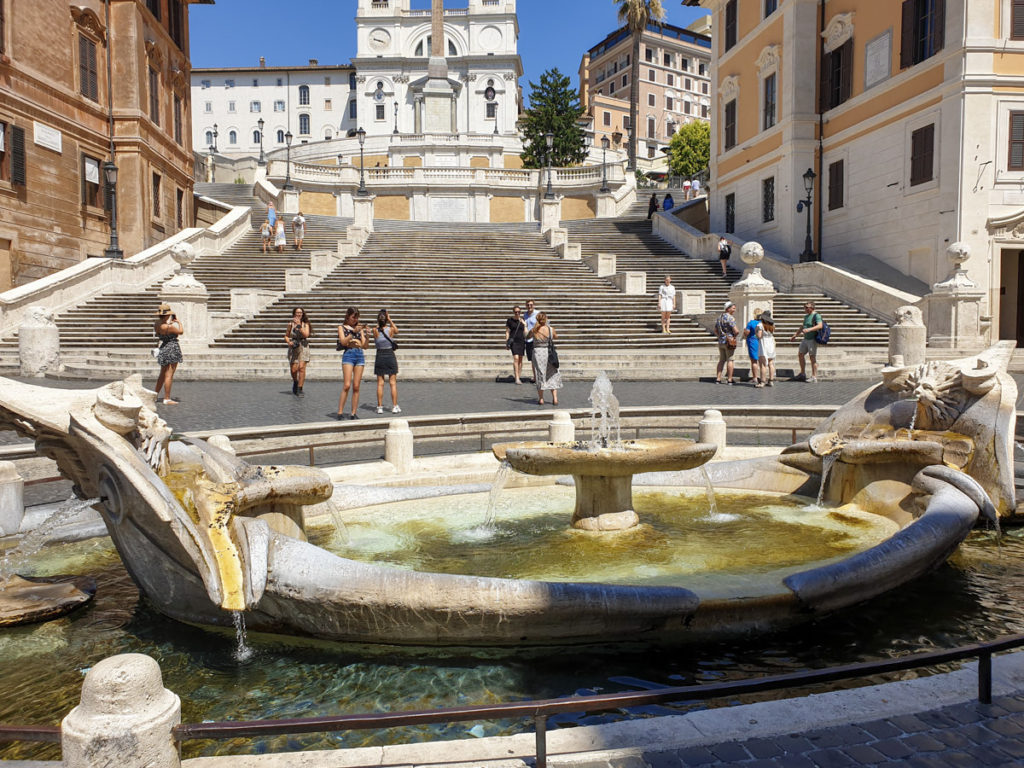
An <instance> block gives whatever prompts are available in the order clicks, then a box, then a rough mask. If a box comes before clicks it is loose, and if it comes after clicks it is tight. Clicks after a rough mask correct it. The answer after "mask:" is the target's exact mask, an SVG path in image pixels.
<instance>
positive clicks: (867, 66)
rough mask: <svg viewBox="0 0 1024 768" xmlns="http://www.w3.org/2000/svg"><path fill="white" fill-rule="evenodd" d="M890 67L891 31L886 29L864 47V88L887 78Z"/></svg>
mask: <svg viewBox="0 0 1024 768" xmlns="http://www.w3.org/2000/svg"><path fill="white" fill-rule="evenodd" d="M891 67H892V30H891V29H888V30H886V31H885V32H883V33H882V34H880V35H879V36H878V37H876V38H875V39H874V40H871V41H870V42H868V44H867V45H865V46H864V88H865V89H867V88H870V87H871V86H873V85H878V83H880V82H882V81H883V80H887V79H888V78H889V74H890V72H891Z"/></svg>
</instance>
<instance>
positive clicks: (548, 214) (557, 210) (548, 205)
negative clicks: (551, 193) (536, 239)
mask: <svg viewBox="0 0 1024 768" xmlns="http://www.w3.org/2000/svg"><path fill="white" fill-rule="evenodd" d="M561 221H562V199H561V198H560V197H556V198H555V199H554V200H547V199H545V198H543V197H542V198H541V201H540V233H541V234H542V235H545V234H547V232H548V230H550V229H558V225H559V223H561Z"/></svg>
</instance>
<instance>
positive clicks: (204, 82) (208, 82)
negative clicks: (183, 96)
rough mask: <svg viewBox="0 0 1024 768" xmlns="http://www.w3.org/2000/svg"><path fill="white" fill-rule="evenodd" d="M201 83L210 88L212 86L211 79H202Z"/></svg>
mask: <svg viewBox="0 0 1024 768" xmlns="http://www.w3.org/2000/svg"><path fill="white" fill-rule="evenodd" d="M200 85H202V86H203V88H209V87H210V81H209V80H201V81H200Z"/></svg>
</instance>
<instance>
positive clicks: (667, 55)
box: [662, 53, 672, 67]
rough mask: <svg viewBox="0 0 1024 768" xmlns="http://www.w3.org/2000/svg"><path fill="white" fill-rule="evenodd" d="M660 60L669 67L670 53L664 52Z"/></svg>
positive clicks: (670, 62)
mask: <svg viewBox="0 0 1024 768" xmlns="http://www.w3.org/2000/svg"><path fill="white" fill-rule="evenodd" d="M662 62H663V64H664V65H665V66H666V67H671V66H672V54H671V53H666V54H665V55H664V57H663V58H662Z"/></svg>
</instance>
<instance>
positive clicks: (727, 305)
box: [724, 301, 736, 312]
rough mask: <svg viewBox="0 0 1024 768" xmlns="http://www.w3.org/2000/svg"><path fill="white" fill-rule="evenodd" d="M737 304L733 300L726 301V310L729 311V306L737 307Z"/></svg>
mask: <svg viewBox="0 0 1024 768" xmlns="http://www.w3.org/2000/svg"><path fill="white" fill-rule="evenodd" d="M735 306H736V303H735V302H732V301H727V302H725V307H724V309H725V310H726V311H727V312H728V311H729V307H735Z"/></svg>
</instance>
